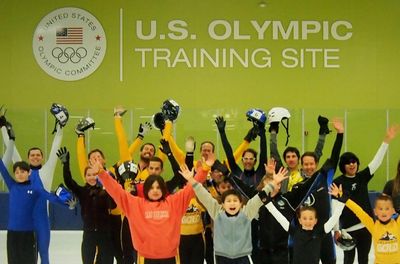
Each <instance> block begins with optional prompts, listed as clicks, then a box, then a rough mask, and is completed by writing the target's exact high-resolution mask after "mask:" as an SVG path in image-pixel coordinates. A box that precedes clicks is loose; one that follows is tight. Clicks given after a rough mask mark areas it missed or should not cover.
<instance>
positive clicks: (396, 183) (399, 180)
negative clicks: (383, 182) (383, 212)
mask: <svg viewBox="0 0 400 264" xmlns="http://www.w3.org/2000/svg"><path fill="white" fill-rule="evenodd" d="M399 192H400V160H399V162H398V163H397V174H396V178H394V180H393V190H392V196H393V197H395V196H397V195H398V194H399Z"/></svg>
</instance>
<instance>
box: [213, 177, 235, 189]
mask: <svg viewBox="0 0 400 264" xmlns="http://www.w3.org/2000/svg"><path fill="white" fill-rule="evenodd" d="M213 182H214V183H215V184H214V185H215V187H219V186H220V185H221V183H231V181H230V180H229V178H228V177H223V178H222V180H220V181H213Z"/></svg>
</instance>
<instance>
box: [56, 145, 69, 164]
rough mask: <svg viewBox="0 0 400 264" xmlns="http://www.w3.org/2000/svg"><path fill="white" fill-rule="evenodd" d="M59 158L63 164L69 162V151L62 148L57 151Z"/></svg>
mask: <svg viewBox="0 0 400 264" xmlns="http://www.w3.org/2000/svg"><path fill="white" fill-rule="evenodd" d="M57 157H58V158H59V159H60V160H61V162H62V163H63V164H65V163H68V162H69V151H68V150H67V148H66V147H62V148H60V149H58V151H57Z"/></svg>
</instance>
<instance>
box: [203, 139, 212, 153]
mask: <svg viewBox="0 0 400 264" xmlns="http://www.w3.org/2000/svg"><path fill="white" fill-rule="evenodd" d="M207 143H208V144H210V145H211V147H212V152H214V150H215V145H214V143H212V142H211V141H209V140H206V141H203V142H201V144H200V151H201V150H202V148H203V145H204V144H207Z"/></svg>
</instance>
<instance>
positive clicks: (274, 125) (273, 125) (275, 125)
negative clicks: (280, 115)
mask: <svg viewBox="0 0 400 264" xmlns="http://www.w3.org/2000/svg"><path fill="white" fill-rule="evenodd" d="M272 131H275V133H276V134H278V132H279V122H271V123H270V124H269V129H268V132H269V133H271V132H272Z"/></svg>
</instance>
